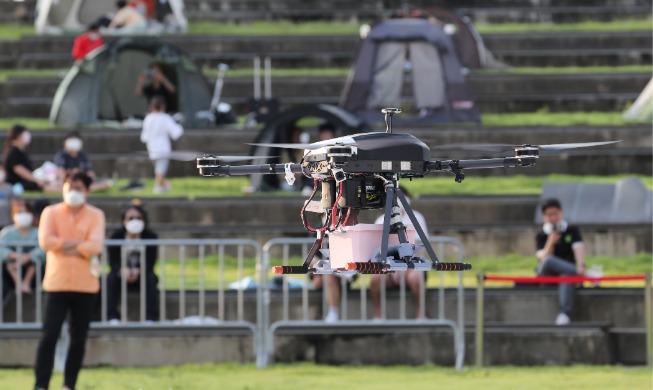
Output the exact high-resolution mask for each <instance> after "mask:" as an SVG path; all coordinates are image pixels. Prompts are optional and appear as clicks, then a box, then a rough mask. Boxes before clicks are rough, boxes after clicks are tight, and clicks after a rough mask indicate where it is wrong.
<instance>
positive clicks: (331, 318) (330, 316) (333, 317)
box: [324, 311, 340, 323]
mask: <svg viewBox="0 0 653 390" xmlns="http://www.w3.org/2000/svg"><path fill="white" fill-rule="evenodd" d="M338 320H340V318H339V316H338V313H337V312H332V311H330V312H329V313H327V315H326V317H324V322H331V323H333V322H338Z"/></svg>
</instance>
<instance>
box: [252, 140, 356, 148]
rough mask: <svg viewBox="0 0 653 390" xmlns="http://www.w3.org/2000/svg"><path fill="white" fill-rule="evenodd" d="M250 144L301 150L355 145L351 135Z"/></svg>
mask: <svg viewBox="0 0 653 390" xmlns="http://www.w3.org/2000/svg"><path fill="white" fill-rule="evenodd" d="M248 145H252V146H265V147H269V148H283V149H303V150H316V149H320V148H323V147H325V146H335V145H356V141H354V139H353V138H351V137H340V138H333V139H328V140H325V141H319V142H313V143H312V144H265V143H263V144H248Z"/></svg>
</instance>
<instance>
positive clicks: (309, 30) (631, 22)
mask: <svg viewBox="0 0 653 390" xmlns="http://www.w3.org/2000/svg"><path fill="white" fill-rule="evenodd" d="M651 20H652V19H651V18H650V17H649V18H646V19H624V20H616V21H610V22H596V21H589V22H580V23H560V24H552V23H499V24H477V25H476V28H477V29H478V31H479V32H480V33H482V34H483V33H523V32H539V31H545V32H548V31H556V32H558V31H635V30H645V31H650V30H651ZM359 28H360V24H359V23H355V22H338V21H334V22H303V23H293V22H287V21H274V22H272V21H257V22H251V23H224V22H208V21H200V22H192V23H190V24H189V27H188V33H189V34H200V35H207V34H208V35H230V36H252V35H352V36H358V31H359ZM35 34H36V33H35V30H34V26H33V25H31V24H16V23H2V24H0V39H4V40H16V39H19V38H20V37H21V36H23V35H35ZM69 34H73V33H72V32H69Z"/></svg>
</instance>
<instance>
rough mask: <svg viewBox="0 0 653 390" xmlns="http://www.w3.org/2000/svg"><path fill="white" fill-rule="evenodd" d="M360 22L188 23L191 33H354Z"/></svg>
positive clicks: (356, 33) (355, 34)
mask: <svg viewBox="0 0 653 390" xmlns="http://www.w3.org/2000/svg"><path fill="white" fill-rule="evenodd" d="M359 27H360V24H359V23H354V22H301V23H293V22H285V21H277V22H265V21H257V22H251V23H223V22H207V21H203V22H194V23H190V24H189V25H188V33H189V34H201V35H206V34H209V35H237V36H238V35H243V36H247V35H354V36H358V29H359Z"/></svg>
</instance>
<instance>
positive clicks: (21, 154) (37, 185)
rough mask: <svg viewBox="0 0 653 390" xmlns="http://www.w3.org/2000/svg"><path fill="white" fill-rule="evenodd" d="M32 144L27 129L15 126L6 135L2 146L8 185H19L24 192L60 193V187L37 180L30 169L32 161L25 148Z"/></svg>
mask: <svg viewBox="0 0 653 390" xmlns="http://www.w3.org/2000/svg"><path fill="white" fill-rule="evenodd" d="M30 142H32V135H31V134H30V132H29V130H27V127H25V126H23V125H19V124H16V125H14V126H13V127H12V128H11V129H9V132H8V134H7V139H6V140H5V145H4V160H5V162H4V167H5V171H6V173H7V178H6V181H7V183H9V184H12V185H16V184H20V185H21V186H22V188H23V190H25V191H46V192H60V191H61V186H58V185H57V184H56V183H48V182H45V181H43V180H39V179H37V178H36V177H35V176H34V174H33V171H34V169H33V168H32V161H31V160H30V158H29V155H28V154H27V151H26V149H27V146H28V145H29V144H30Z"/></svg>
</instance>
